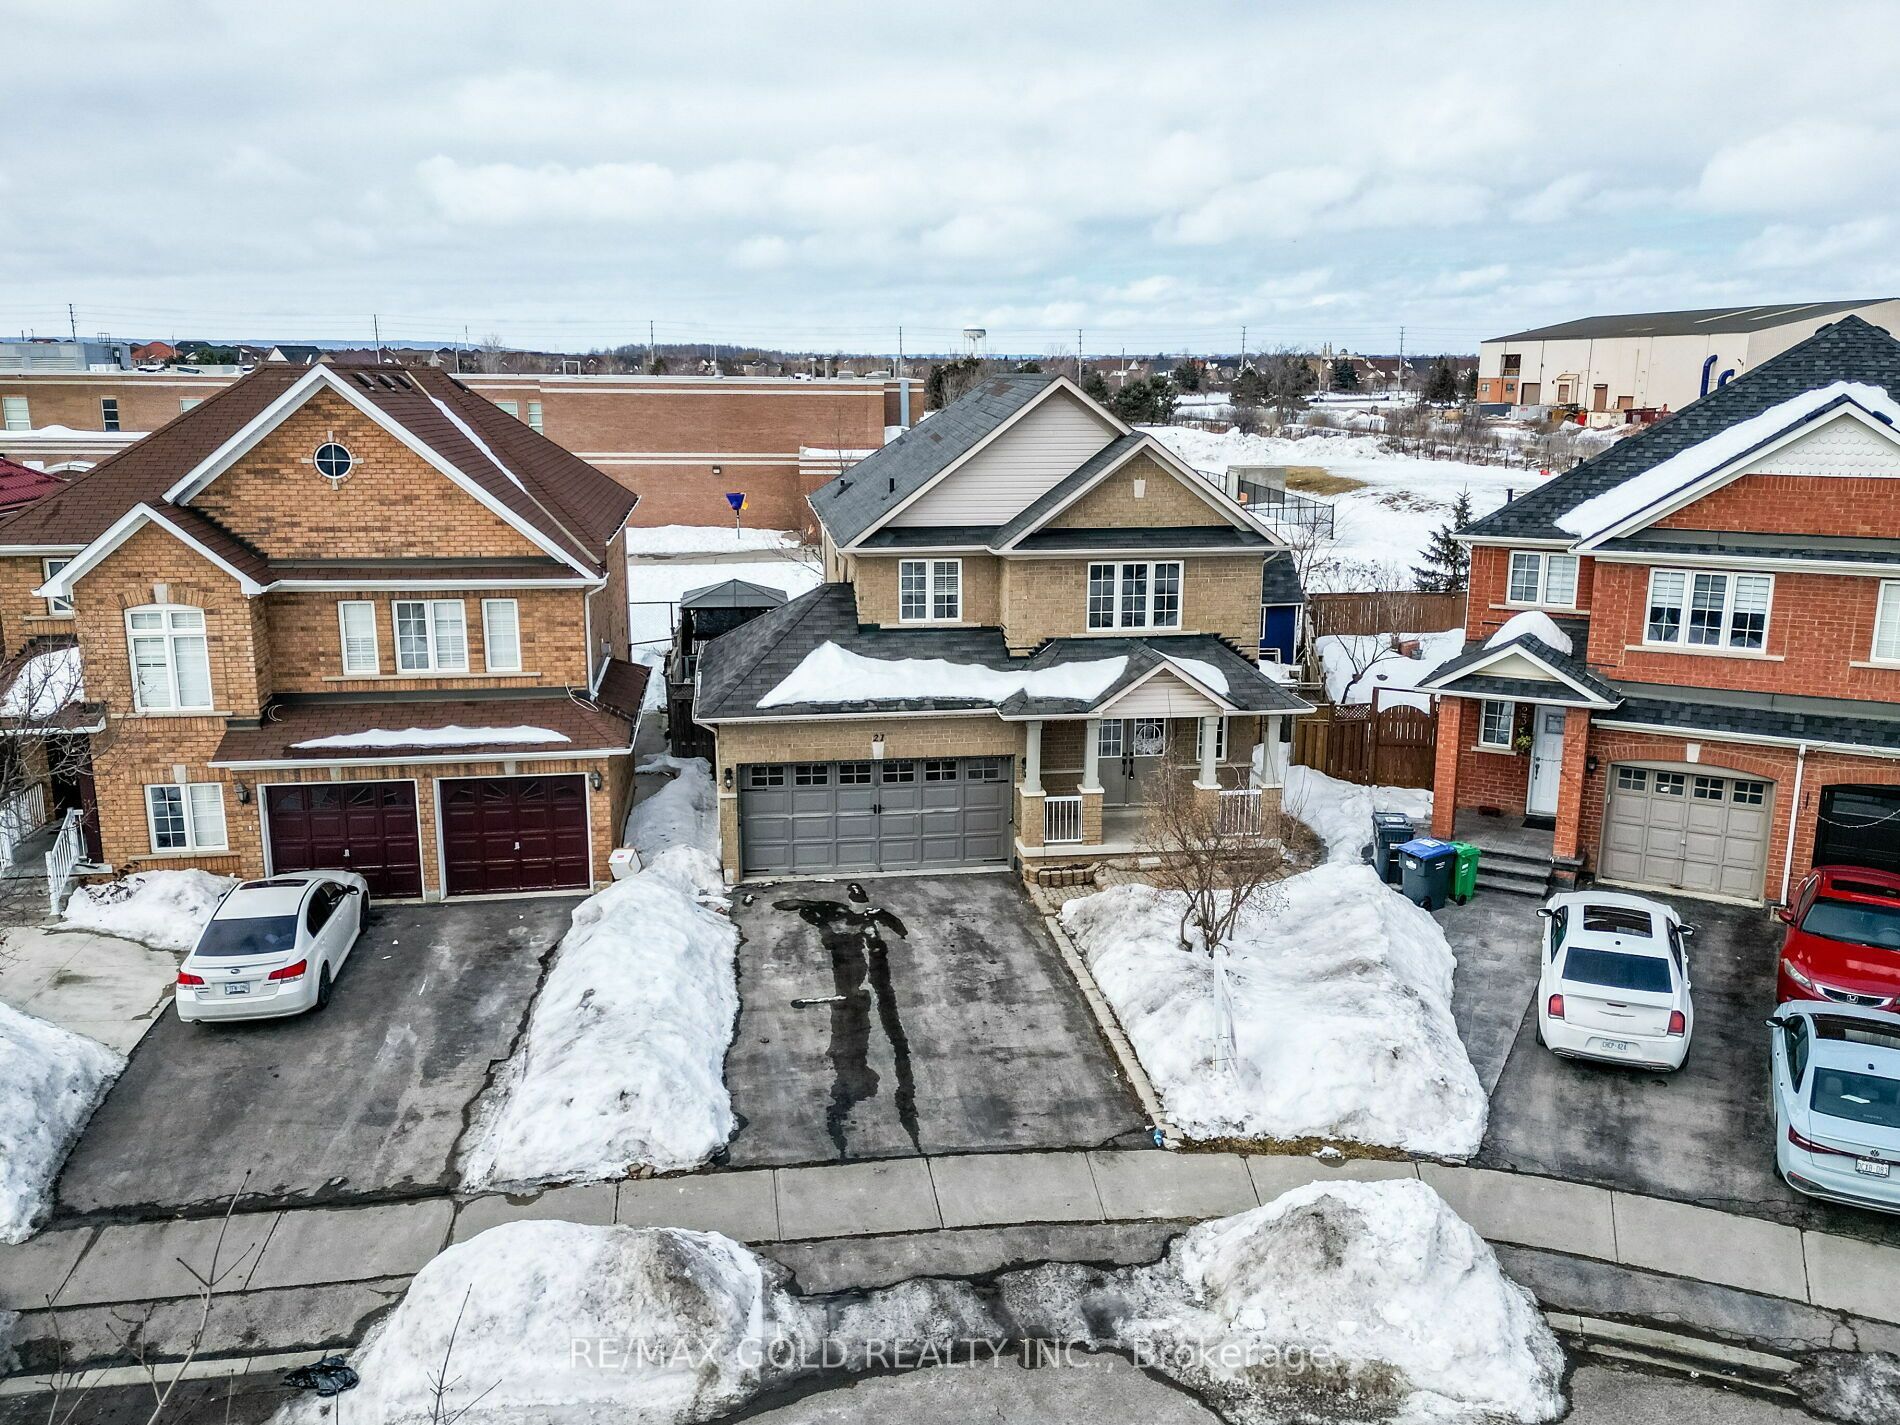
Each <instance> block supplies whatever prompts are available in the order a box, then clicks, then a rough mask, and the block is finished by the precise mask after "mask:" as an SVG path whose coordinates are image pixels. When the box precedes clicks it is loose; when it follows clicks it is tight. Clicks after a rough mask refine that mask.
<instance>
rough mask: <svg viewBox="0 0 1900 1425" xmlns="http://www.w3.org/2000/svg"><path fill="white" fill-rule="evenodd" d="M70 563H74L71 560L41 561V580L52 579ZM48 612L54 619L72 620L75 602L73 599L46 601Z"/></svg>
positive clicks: (51, 599) (50, 599)
mask: <svg viewBox="0 0 1900 1425" xmlns="http://www.w3.org/2000/svg"><path fill="white" fill-rule="evenodd" d="M70 563H72V560H70V559H42V560H41V561H40V577H41V580H42V581H44V580H47V579H50V578H52V577H53V576H54V575H55V574H57V573H59V571H60V570H62V569H64V568H65V567H66V566H67V565H68V564H70ZM46 612H47V613H48V614H50V615H51V616H52V617H54V618H71V617H72V616H73V601H72V600H71V599H59V598H49V599H48V600H47V601H46Z"/></svg>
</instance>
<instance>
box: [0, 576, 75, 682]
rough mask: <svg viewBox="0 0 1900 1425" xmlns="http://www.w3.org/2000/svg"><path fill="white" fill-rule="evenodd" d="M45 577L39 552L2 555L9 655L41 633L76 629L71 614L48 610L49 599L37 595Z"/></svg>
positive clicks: (1, 630) (1, 619) (2, 628)
mask: <svg viewBox="0 0 1900 1425" xmlns="http://www.w3.org/2000/svg"><path fill="white" fill-rule="evenodd" d="M44 577H45V576H44V573H43V570H42V567H41V564H40V556H39V555H37V554H32V555H26V554H22V555H12V556H8V557H5V558H0V637H4V639H5V642H6V656H9V657H10V656H12V655H13V654H15V653H18V652H19V651H20V649H21V648H23V647H24V646H25V645H26V642H27V640H28V639H30V638H33V637H35V636H37V635H39V634H47V633H71V632H73V630H74V622H73V619H72V618H71V617H70V616H54V615H52V614H49V613H47V611H46V600H44V599H41V598H36V597H34V594H33V591H34V590H35V589H37V588H38V587H39V586H40V584H41V583H42V582H43V580H44Z"/></svg>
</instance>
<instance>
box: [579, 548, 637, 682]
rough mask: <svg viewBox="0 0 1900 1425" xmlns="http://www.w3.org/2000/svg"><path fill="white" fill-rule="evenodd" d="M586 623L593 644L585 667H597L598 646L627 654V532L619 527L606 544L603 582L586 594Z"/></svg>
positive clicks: (625, 656)
mask: <svg viewBox="0 0 1900 1425" xmlns="http://www.w3.org/2000/svg"><path fill="white" fill-rule="evenodd" d="M587 609H588V615H587V619H586V622H587V624H588V626H589V627H590V628H591V629H592V631H593V639H594V644H593V647H591V648H589V649H587V650H586V659H585V663H586V666H587V667H588V668H589V669H590V670H591V669H593V668H596V667H598V666H599V659H600V652H601V645H602V643H603V642H604V643H605V644H606V649H607V652H608V653H610V654H612V655H613V656H614V657H615V658H627V657H629V656H630V655H629V642H630V640H631V639H632V637H633V634H632V631H631V629H630V627H629V624H628V617H629V615H628V609H627V532H626V530H624V529H622V530H621V531H620V533H618V534H616V535H615V536H614V537H613V538H612V539H611V540H609V541H608V543H607V583H606V585H605V587H603V588H600V589H597V590H595V591H594V592H593V593H591V594H589V595H588V596H587Z"/></svg>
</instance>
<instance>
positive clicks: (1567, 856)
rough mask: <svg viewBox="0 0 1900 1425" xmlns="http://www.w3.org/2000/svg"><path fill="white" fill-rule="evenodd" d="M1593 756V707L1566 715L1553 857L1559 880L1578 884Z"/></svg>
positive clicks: (1560, 882)
mask: <svg viewBox="0 0 1900 1425" xmlns="http://www.w3.org/2000/svg"><path fill="white" fill-rule="evenodd" d="M1589 759H1590V709H1588V708H1571V709H1570V710H1569V711H1568V712H1567V713H1566V714H1565V715H1564V756H1563V763H1562V765H1561V766H1560V767H1559V768H1558V772H1557V828H1556V830H1555V831H1554V832H1552V833H1551V838H1550V859H1551V864H1552V866H1553V867H1554V868H1555V870H1556V873H1557V882H1558V884H1559V885H1561V886H1564V887H1565V888H1566V889H1568V888H1570V887H1572V886H1575V885H1576V883H1577V873H1578V872H1579V871H1581V870H1582V869H1583V782H1584V777H1585V774H1586V772H1587V770H1588V767H1589Z"/></svg>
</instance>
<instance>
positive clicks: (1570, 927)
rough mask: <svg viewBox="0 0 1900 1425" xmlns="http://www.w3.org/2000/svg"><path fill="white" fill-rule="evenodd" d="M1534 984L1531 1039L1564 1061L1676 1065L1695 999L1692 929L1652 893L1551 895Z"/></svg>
mask: <svg viewBox="0 0 1900 1425" xmlns="http://www.w3.org/2000/svg"><path fill="white" fill-rule="evenodd" d="M1537 913H1538V914H1539V915H1541V916H1543V918H1544V946H1543V953H1542V956H1541V963H1542V969H1541V971H1540V973H1539V977H1538V982H1537V1042H1538V1043H1540V1044H1542V1045H1544V1046H1545V1047H1546V1048H1548V1049H1550V1050H1551V1051H1552V1052H1554V1053H1557V1054H1562V1055H1564V1056H1566V1057H1568V1058H1573V1059H1596V1060H1599V1061H1601V1062H1603V1063H1609V1064H1634V1065H1639V1066H1642V1067H1644V1068H1651V1069H1666V1070H1673V1069H1680V1068H1681V1067H1682V1061H1683V1060H1684V1059H1686V1058H1687V1057H1688V1056H1689V1035H1690V1034H1691V1032H1693V1030H1694V1029H1695V1006H1694V1005H1693V1004H1692V1003H1691V1002H1690V999H1689V956H1688V952H1687V951H1686V949H1685V948H1684V944H1683V942H1684V941H1685V940H1686V939H1687V938H1688V937H1689V936H1691V935H1694V934H1695V927H1694V926H1690V925H1684V924H1683V923H1682V919H1681V917H1680V916H1678V915H1677V914H1676V913H1675V911H1674V910H1672V909H1671V908H1670V907H1668V906H1666V905H1664V904H1663V903H1662V902H1661V901H1652V900H1646V899H1644V898H1643V897H1642V896H1628V895H1619V894H1616V893H1614V892H1609V891H1572V892H1569V893H1568V894H1565V895H1558V896H1552V897H1551V898H1550V899H1549V900H1548V901H1546V902H1545V903H1544V904H1543V906H1542V907H1541V908H1540V909H1539V910H1538V912H1537Z"/></svg>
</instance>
